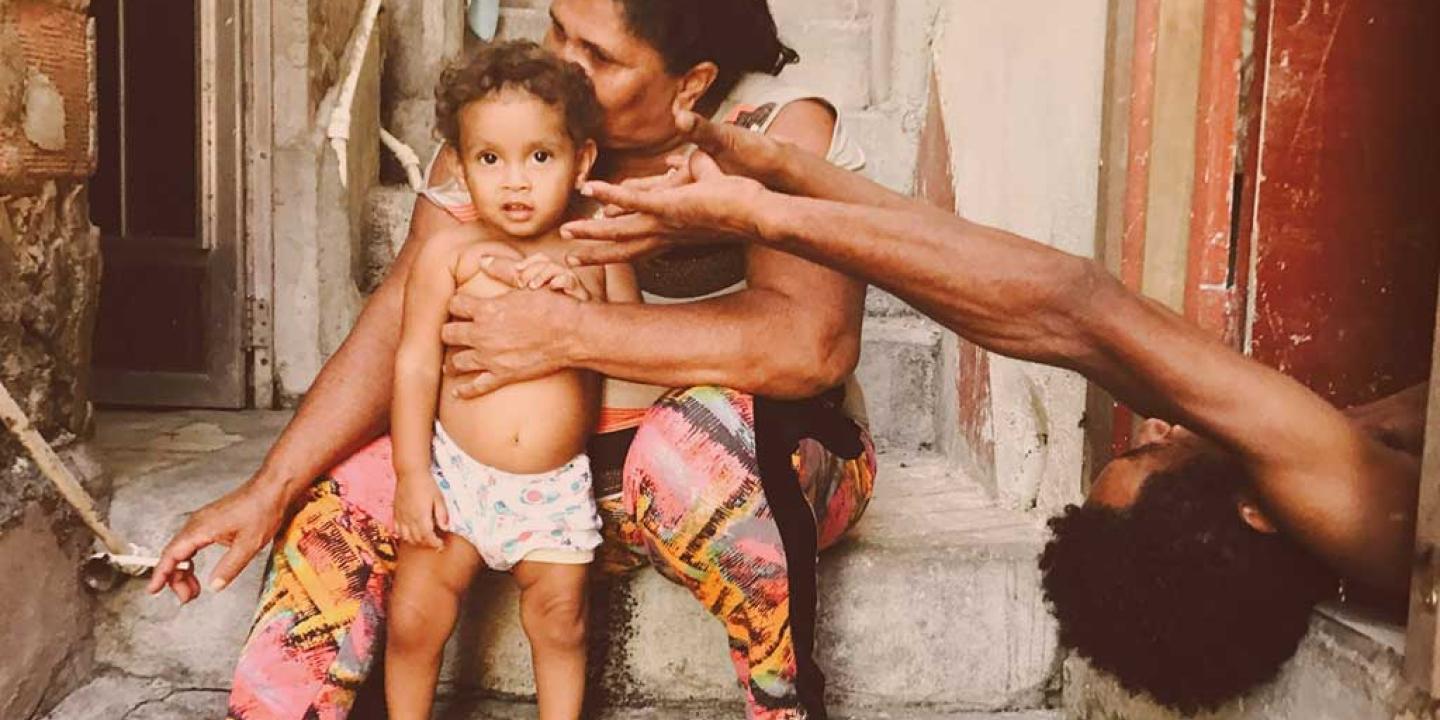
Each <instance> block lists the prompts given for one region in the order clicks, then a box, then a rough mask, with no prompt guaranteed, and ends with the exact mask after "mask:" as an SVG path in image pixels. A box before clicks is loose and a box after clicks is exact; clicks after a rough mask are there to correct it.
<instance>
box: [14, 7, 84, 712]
mask: <svg viewBox="0 0 1440 720" xmlns="http://www.w3.org/2000/svg"><path fill="white" fill-rule="evenodd" d="M88 4H89V3H88V2H85V1H81V0H69V1H67V2H58V1H54V0H0V382H3V383H4V385H5V387H6V388H7V389H8V390H9V391H10V393H11V394H12V395H13V396H14V397H15V399H16V401H17V402H18V403H19V404H20V406H21V407H22V408H23V409H24V410H25V411H26V413H27V414H28V415H29V417H30V418H31V421H32V422H33V423H34V424H35V426H36V427H37V428H38V429H39V430H40V432H41V433H42V434H43V435H44V436H45V437H46V438H48V439H49V440H50V441H51V442H52V443H53V444H55V445H57V446H59V447H62V448H66V450H65V451H64V454H65V455H67V456H68V459H70V460H71V461H72V465H74V467H75V468H76V470H77V474H79V475H80V476H81V477H82V478H84V479H86V480H87V481H89V482H88V484H90V485H91V489H92V491H100V490H103V488H102V487H99V484H100V483H101V478H100V473H99V472H98V470H97V469H96V467H95V465H94V464H93V463H91V462H88V461H86V460H85V450H84V447H83V445H81V444H78V443H77V440H78V439H79V438H82V437H83V436H85V435H86V434H87V432H88V423H89V412H90V409H89V403H88V402H87V397H88V382H89V364H90V334H91V330H92V328H93V326H94V322H95V312H96V305H97V300H98V296H99V289H100V253H99V242H98V236H97V234H96V231H95V229H94V228H93V227H92V226H91V225H90V220H89V208H88V203H87V201H86V196H85V181H86V178H87V177H88V175H89V174H90V172H91V171H92V169H93V167H94V134H93V115H92V113H93V97H94V92H93V74H92V72H91V69H90V55H89V52H90V51H89V43H88V38H89V22H88V19H87V17H86V14H85V10H86V8H87V6H88ZM75 461H78V464H77V463H76V462H75ZM89 546H90V537H89V534H88V532H87V531H86V530H85V529H84V528H83V527H82V526H81V525H80V523H79V520H78V518H76V517H75V516H74V515H73V514H72V513H71V512H70V511H69V509H68V507H67V506H66V505H65V504H64V503H63V502H62V501H61V500H60V498H59V496H58V495H57V494H56V493H55V492H54V491H53V489H52V488H51V487H50V485H49V483H48V482H47V481H46V480H45V479H44V478H43V477H41V476H40V475H39V473H38V472H37V471H36V469H35V467H34V465H33V464H31V463H29V462H28V460H27V459H26V458H25V456H24V452H23V449H22V448H21V447H20V445H19V443H18V442H16V441H15V440H14V439H13V438H12V437H11V436H10V435H9V434H8V433H4V434H0V577H3V578H9V579H10V580H11V582H8V583H7V584H6V603H7V621H6V622H5V623H3V624H0V647H3V648H5V651H6V662H5V663H3V664H0V717H5V718H12V717H14V718H24V717H29V716H30V715H31V714H32V713H34V712H36V711H37V709H40V708H43V707H47V706H48V705H51V704H53V703H54V702H55V701H58V700H59V698H60V697H62V696H63V695H64V693H65V692H67V691H68V690H69V689H70V688H72V687H74V686H75V685H76V684H78V682H79V681H80V680H81V679H83V678H84V676H85V675H86V674H87V673H88V672H89V667H90V658H91V647H92V645H93V643H91V641H90V639H89V636H90V626H91V618H92V613H93V608H92V607H91V602H90V598H89V597H88V595H86V594H85V593H83V592H82V591H81V589H80V587H79V583H78V580H77V577H78V575H77V573H76V569H77V567H78V560H79V558H80V557H81V556H82V555H83V553H85V552H86V550H87V549H88V548H89ZM19 578H23V582H22V581H16V579H19Z"/></svg>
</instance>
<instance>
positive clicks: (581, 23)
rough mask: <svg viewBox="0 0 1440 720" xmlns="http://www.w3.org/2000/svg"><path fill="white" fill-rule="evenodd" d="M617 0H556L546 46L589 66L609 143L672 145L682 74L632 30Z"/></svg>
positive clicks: (627, 146)
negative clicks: (671, 69)
mask: <svg viewBox="0 0 1440 720" xmlns="http://www.w3.org/2000/svg"><path fill="white" fill-rule="evenodd" d="M624 13H625V10H624V8H623V7H622V6H621V5H620V3H619V2H617V1H616V0H554V2H553V3H551V5H550V31H549V32H548V33H547V34H546V35H545V47H546V48H548V49H550V50H552V51H554V52H555V53H557V54H559V55H560V57H562V58H564V59H566V60H569V61H571V62H574V63H576V64H578V65H579V66H580V67H582V68H584V69H585V73H586V74H587V75H589V76H590V80H591V81H592V82H594V83H595V94H596V96H597V97H598V98H599V100H600V106H601V107H603V108H604V109H605V127H604V131H603V132H604V136H603V138H602V141H601V143H600V144H601V145H602V146H604V147H605V148H607V149H615V150H633V149H649V148H655V149H657V150H664V149H668V147H667V146H668V145H669V143H670V142H671V141H672V139H673V138H674V137H675V121H674V110H673V107H674V105H675V99H676V97H677V96H678V95H679V93H680V86H681V79H680V78H678V77H675V76H672V75H671V74H670V73H669V72H667V71H666V69H665V60H664V58H662V57H661V56H660V53H659V51H657V50H656V49H655V48H654V47H651V46H650V45H649V44H647V43H646V42H645V41H643V40H641V39H640V38H637V37H635V36H634V35H633V34H631V33H630V29H629V27H628V26H627V25H626V23H625V14H624Z"/></svg>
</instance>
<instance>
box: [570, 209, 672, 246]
mask: <svg viewBox="0 0 1440 720" xmlns="http://www.w3.org/2000/svg"><path fill="white" fill-rule="evenodd" d="M667 232H669V228H668V227H666V226H665V223H663V222H661V221H660V219H659V218H657V217H655V216H654V215H645V214H639V213H632V214H630V215H624V216H621V217H616V218H604V219H590V220H572V221H570V222H568V223H565V225H564V226H562V227H561V233H562V234H564V235H566V236H567V237H569V238H571V239H574V240H609V241H617V240H643V239H646V238H652V237H656V236H658V235H664V234H666V233H667Z"/></svg>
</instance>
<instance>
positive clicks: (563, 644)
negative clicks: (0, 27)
mask: <svg viewBox="0 0 1440 720" xmlns="http://www.w3.org/2000/svg"><path fill="white" fill-rule="evenodd" d="M588 569H589V566H588V565H565V564H559V563H543V562H530V561H524V562H521V563H519V564H518V565H516V566H515V581H516V582H517V583H519V585H520V624H521V625H522V626H524V628H525V635H526V637H529V638H530V657H531V660H532V661H533V662H534V664H535V690H536V693H535V694H536V696H537V697H538V698H539V701H540V720H577V719H578V718H579V717H580V705H581V703H582V702H583V700H584V698H585V608H586V582H585V580H586V574H587V571H588Z"/></svg>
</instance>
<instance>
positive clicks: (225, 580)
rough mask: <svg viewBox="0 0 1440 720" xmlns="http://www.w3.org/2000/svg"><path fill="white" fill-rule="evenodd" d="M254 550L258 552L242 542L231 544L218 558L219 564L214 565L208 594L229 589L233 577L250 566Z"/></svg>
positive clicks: (253, 547) (255, 548)
mask: <svg viewBox="0 0 1440 720" xmlns="http://www.w3.org/2000/svg"><path fill="white" fill-rule="evenodd" d="M256 550H258V548H257V547H255V546H253V545H251V544H250V543H248V542H244V541H237V542H235V543H233V544H231V545H230V549H228V550H226V551H225V554H224V555H222V556H221V557H220V562H218V563H215V570H214V572H211V573H210V592H220V591H221V590H224V589H225V588H226V587H229V585H230V583H231V582H233V581H234V580H235V576H236V575H239V574H240V572H241V571H243V570H244V569H245V566H246V565H249V564H250V560H251V559H253V558H254V557H255V552H256Z"/></svg>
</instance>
